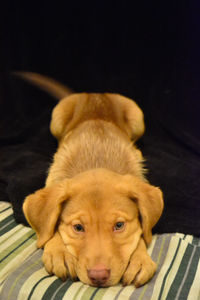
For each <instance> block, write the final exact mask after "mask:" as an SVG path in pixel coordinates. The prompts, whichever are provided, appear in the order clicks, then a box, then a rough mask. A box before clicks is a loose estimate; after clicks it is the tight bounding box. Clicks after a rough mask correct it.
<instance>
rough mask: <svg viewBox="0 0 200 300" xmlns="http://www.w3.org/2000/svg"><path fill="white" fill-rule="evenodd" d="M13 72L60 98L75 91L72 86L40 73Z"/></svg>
mask: <svg viewBox="0 0 200 300" xmlns="http://www.w3.org/2000/svg"><path fill="white" fill-rule="evenodd" d="M11 74H13V75H15V76H17V77H20V78H22V79H23V80H26V81H28V82H30V83H31V84H32V85H35V86H37V87H39V88H40V89H41V90H43V91H45V92H47V93H48V94H50V95H51V96H53V97H55V98H56V99H59V100H60V99H62V98H64V97H66V96H68V95H70V94H72V93H73V91H72V90H71V89H70V88H68V87H67V86H65V85H63V84H62V83H60V82H58V81H56V80H54V79H52V78H49V77H47V76H44V75H41V74H38V73H33V72H26V71H14V72H12V73H11Z"/></svg>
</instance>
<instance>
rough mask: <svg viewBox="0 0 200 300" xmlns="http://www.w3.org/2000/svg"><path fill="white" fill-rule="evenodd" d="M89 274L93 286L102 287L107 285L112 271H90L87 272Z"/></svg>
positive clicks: (97, 269)
mask: <svg viewBox="0 0 200 300" xmlns="http://www.w3.org/2000/svg"><path fill="white" fill-rule="evenodd" d="M87 273H88V278H89V279H90V280H91V282H92V284H94V285H97V286H101V285H103V284H105V283H106V281H107V280H108V279H109V277H110V270H108V269H105V268H103V269H99V268H96V269H95V268H94V269H90V270H88V271H87Z"/></svg>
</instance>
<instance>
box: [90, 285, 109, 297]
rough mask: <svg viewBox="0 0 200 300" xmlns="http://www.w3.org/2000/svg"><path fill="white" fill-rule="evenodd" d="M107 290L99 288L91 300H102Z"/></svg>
mask: <svg viewBox="0 0 200 300" xmlns="http://www.w3.org/2000/svg"><path fill="white" fill-rule="evenodd" d="M107 290H108V289H107V288H97V289H96V291H94V294H93V295H92V297H91V299H90V300H101V299H102V298H103V296H104V294H105V293H106V292H107Z"/></svg>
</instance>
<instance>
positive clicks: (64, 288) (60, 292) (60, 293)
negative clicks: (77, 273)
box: [53, 279, 73, 300]
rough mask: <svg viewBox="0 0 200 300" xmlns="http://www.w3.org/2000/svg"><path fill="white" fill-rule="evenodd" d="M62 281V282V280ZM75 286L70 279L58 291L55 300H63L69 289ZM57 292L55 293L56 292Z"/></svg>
mask: <svg viewBox="0 0 200 300" xmlns="http://www.w3.org/2000/svg"><path fill="white" fill-rule="evenodd" d="M60 281H61V280H60ZM72 284H73V281H71V280H70V279H68V280H67V281H66V283H65V284H64V285H63V286H61V287H60V289H58V292H57V293H56V294H55V295H54V298H53V299H55V300H58V299H62V298H63V296H64V295H65V293H66V291H67V290H68V288H69V287H70V286H71V285H72ZM61 285H62V281H61ZM54 292H55V291H54Z"/></svg>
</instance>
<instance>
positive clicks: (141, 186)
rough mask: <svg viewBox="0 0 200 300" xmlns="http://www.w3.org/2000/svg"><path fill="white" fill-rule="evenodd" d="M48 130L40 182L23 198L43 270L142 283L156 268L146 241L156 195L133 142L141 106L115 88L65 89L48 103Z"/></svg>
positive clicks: (155, 215) (140, 128) (101, 282)
mask: <svg viewBox="0 0 200 300" xmlns="http://www.w3.org/2000/svg"><path fill="white" fill-rule="evenodd" d="M51 132H52V134H53V135H54V136H55V137H56V138H57V139H58V150H57V152H56V153H55V155H54V160H53V163H52V165H51V167H50V169H49V173H48V177H47V180H46V186H45V187H44V188H43V189H41V190H38V191H36V192H35V193H34V194H32V195H29V196H28V197H27V198H26V200H25V203H24V206H23V209H24V212H25V215H26V218H27V220H28V222H29V223H30V224H31V226H32V227H33V229H35V231H36V233H37V237H38V241H37V245H38V247H44V254H43V262H44V265H45V267H46V270H47V271H48V272H49V273H53V274H56V275H57V276H58V277H60V278H62V279H65V278H66V277H67V276H68V275H69V276H71V277H72V278H73V279H75V278H76V277H78V278H79V279H80V280H81V281H82V282H84V283H87V284H90V285H93V286H110V285H114V284H117V283H118V282H119V281H120V280H122V282H123V283H124V284H130V283H132V282H134V283H135V285H136V286H140V285H142V284H144V283H145V282H147V281H148V280H149V279H150V278H151V277H152V276H153V274H154V273H155V270H156V265H155V263H154V262H153V261H152V260H151V258H150V257H149V255H148V253H147V248H146V247H147V245H149V243H150V242H151V238H152V233H151V230H152V227H153V226H154V225H155V224H156V222H157V221H158V219H159V218H160V215H161V213H162V209H163V199H162V192H161V191H160V190H159V188H156V187H154V186H152V185H150V184H149V183H148V182H147V181H146V180H145V178H144V172H143V169H142V162H143V158H142V154H141V152H140V151H139V150H138V149H137V148H136V147H135V144H134V142H135V141H136V140H137V139H138V138H139V137H140V136H141V135H142V134H143V132H144V121H143V113H142V111H141V110H140V108H139V107H138V106H137V104H136V103H135V102H134V101H132V100H130V99H128V98H126V97H123V96H121V95H118V94H87V93H82V94H72V95H70V96H68V97H66V98H64V99H63V100H61V101H60V102H59V103H58V105H57V106H56V107H55V109H54V111H53V114H52V121H51ZM131 140H132V141H133V142H131ZM80 225H81V226H80ZM118 226H119V227H120V228H118ZM121 226H122V228H121ZM80 229H81V230H80Z"/></svg>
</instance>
